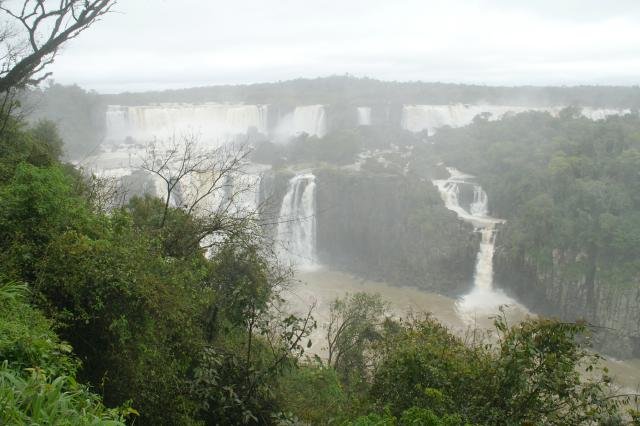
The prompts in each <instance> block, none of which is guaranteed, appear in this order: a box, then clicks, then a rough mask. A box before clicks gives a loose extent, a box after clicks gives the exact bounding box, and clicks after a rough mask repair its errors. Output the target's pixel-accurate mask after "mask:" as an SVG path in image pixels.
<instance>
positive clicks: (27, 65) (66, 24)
mask: <svg viewBox="0 0 640 426" xmlns="http://www.w3.org/2000/svg"><path fill="white" fill-rule="evenodd" d="M115 3H116V1H115V0H92V1H87V0H60V1H56V2H53V1H45V0H24V1H22V2H8V1H4V0H3V1H0V10H2V11H3V12H5V14H6V15H7V16H8V17H9V22H13V23H15V24H19V25H17V27H16V26H14V25H6V26H5V27H4V29H3V30H2V31H0V45H1V46H2V50H1V51H0V55H1V56H0V61H1V63H0V93H4V94H6V93H7V92H9V91H10V90H11V89H14V88H20V87H23V86H25V85H28V84H38V83H39V82H41V81H42V80H44V79H45V78H47V77H49V76H50V75H51V73H50V72H47V73H44V74H42V72H43V71H44V69H45V67H46V66H47V65H50V64H51V63H52V62H53V60H54V59H55V56H56V54H57V53H58V50H59V49H60V46H62V45H63V44H64V43H66V42H67V41H68V40H71V39H73V38H76V37H77V36H78V35H79V34H80V33H81V32H83V31H84V30H86V29H87V28H89V26H91V25H92V24H93V23H94V22H95V21H96V20H98V19H100V17H101V16H103V15H105V14H106V13H108V12H109V11H110V10H111V8H112V7H113V5H114V4H115Z"/></svg>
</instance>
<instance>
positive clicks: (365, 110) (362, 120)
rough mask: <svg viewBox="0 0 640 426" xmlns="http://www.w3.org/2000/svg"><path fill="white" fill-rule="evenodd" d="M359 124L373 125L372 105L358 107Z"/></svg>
mask: <svg viewBox="0 0 640 426" xmlns="http://www.w3.org/2000/svg"><path fill="white" fill-rule="evenodd" d="M358 126H371V108H370V107H358Z"/></svg>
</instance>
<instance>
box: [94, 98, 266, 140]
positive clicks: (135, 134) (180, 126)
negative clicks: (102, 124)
mask: <svg viewBox="0 0 640 426" xmlns="http://www.w3.org/2000/svg"><path fill="white" fill-rule="evenodd" d="M267 117H268V106H266V105H230V104H217V103H205V104H198V105H196V104H157V105H146V106H117V105H110V106H109V107H108V108H107V115H106V137H105V139H106V140H107V141H108V142H116V143H117V142H122V141H124V140H125V139H127V138H131V139H133V140H135V141H136V142H141V143H147V142H150V141H153V140H154V139H158V140H168V139H170V138H172V137H174V136H175V137H181V136H183V135H187V134H193V135H195V136H197V137H199V138H200V140H201V141H202V142H203V143H206V144H209V145H211V144H213V145H217V144H221V143H224V142H227V141H228V140H230V139H232V138H233V137H235V136H237V135H242V134H246V133H247V132H248V131H249V129H251V128H254V129H255V130H257V131H258V132H260V133H264V134H266V133H267V132H268V129H269V128H268V122H267Z"/></svg>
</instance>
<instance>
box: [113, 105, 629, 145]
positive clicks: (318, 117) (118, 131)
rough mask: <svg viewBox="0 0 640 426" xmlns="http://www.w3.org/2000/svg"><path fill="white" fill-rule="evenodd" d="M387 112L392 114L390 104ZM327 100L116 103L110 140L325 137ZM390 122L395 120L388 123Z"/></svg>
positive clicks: (416, 113) (418, 122)
mask: <svg viewBox="0 0 640 426" xmlns="http://www.w3.org/2000/svg"><path fill="white" fill-rule="evenodd" d="M561 109H562V107H523V106H505V105H467V104H453V105H404V106H403V107H402V111H401V116H400V126H401V127H402V128H404V129H405V130H409V131H411V132H421V131H424V130H426V131H427V132H429V133H430V134H431V133H433V132H435V131H436V130H437V129H438V128H441V127H443V126H450V127H463V126H466V125H469V124H471V123H472V122H473V120H474V118H475V117H477V116H485V117H486V118H487V119H489V120H499V119H501V118H503V117H505V116H506V115H510V114H516V113H520V112H525V111H541V112H548V113H550V114H552V115H557V114H558V113H559V112H560V110H561ZM372 112H373V110H372V108H371V107H366V106H360V107H356V110H355V115H356V119H357V125H360V126H370V125H371V124H372V123H373V119H372ZM629 112H630V111H629V110H617V109H601V108H600V109H596V108H583V109H582V114H583V115H584V116H585V117H587V118H590V119H592V120H598V119H603V118H606V117H607V116H609V115H621V114H626V113H629ZM385 117H387V120H388V117H389V111H388V108H387V111H386V114H385ZM327 121H328V120H327V110H326V107H325V106H324V105H304V106H298V107H296V108H294V109H293V110H291V111H290V112H288V113H286V114H283V115H280V114H279V113H278V114H275V115H272V114H271V110H270V107H269V105H242V104H236V105H234V104H221V103H203V104H168V103H167V104H155V105H145V106H118V105H110V106H108V108H107V112H106V137H105V139H106V141H109V142H113V143H119V142H122V141H125V140H127V139H131V140H134V141H137V142H148V141H152V140H156V139H157V140H167V139H170V138H172V137H180V136H183V135H184V134H193V135H196V136H198V137H199V138H201V139H202V140H203V141H204V142H206V143H207V144H209V145H211V144H223V143H225V142H228V141H230V140H233V139H234V138H237V137H238V136H240V135H246V134H247V133H249V132H251V131H255V132H257V133H260V134H262V135H267V136H269V137H272V138H273V139H276V140H278V139H280V140H285V139H287V138H290V137H293V136H296V135H299V134H302V133H306V134H308V135H312V136H318V137H322V136H324V135H325V134H326V133H327V131H328V124H327ZM387 124H389V123H387Z"/></svg>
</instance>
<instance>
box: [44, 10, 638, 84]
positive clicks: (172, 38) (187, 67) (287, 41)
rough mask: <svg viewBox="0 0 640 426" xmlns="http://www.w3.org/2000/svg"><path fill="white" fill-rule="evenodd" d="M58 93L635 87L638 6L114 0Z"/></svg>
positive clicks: (63, 70)
mask: <svg viewBox="0 0 640 426" xmlns="http://www.w3.org/2000/svg"><path fill="white" fill-rule="evenodd" d="M115 10H116V11H115V12H114V13H112V14H110V15H108V16H106V17H105V18H104V19H103V20H102V21H101V22H98V23H96V24H95V25H94V26H93V27H92V28H90V29H89V30H87V31H86V32H85V33H83V34H82V35H81V36H80V37H79V38H78V39H76V40H73V41H72V42H70V44H69V45H67V47H65V49H64V50H63V51H62V53H61V54H60V56H59V57H58V58H57V60H56V63H55V64H54V65H53V67H52V71H54V79H55V80H56V81H58V82H60V83H78V84H79V85H81V86H83V87H85V88H89V89H95V90H97V91H100V92H119V91H125V90H129V91H136V90H146V89H166V88H179V87H191V86H201V85H212V84H235V83H252V82H265V81H277V80H287V79H291V78H297V77H317V76H327V75H332V74H346V73H349V74H352V75H355V76H368V77H373V78H379V79H383V80H399V81H408V80H423V81H443V82H461V83H480V84H500V85H521V84H553V85H559V84H567V85H574V84H624V85H631V84H638V83H640V0H538V1H536V0H528V1H526V0H467V1H462V0H458V1H453V0H448V1H431V0H386V1H375V0H327V1H323V0H315V1H309V0H229V1H220V0H120V1H119V2H118V4H117V6H116V8H115Z"/></svg>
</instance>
